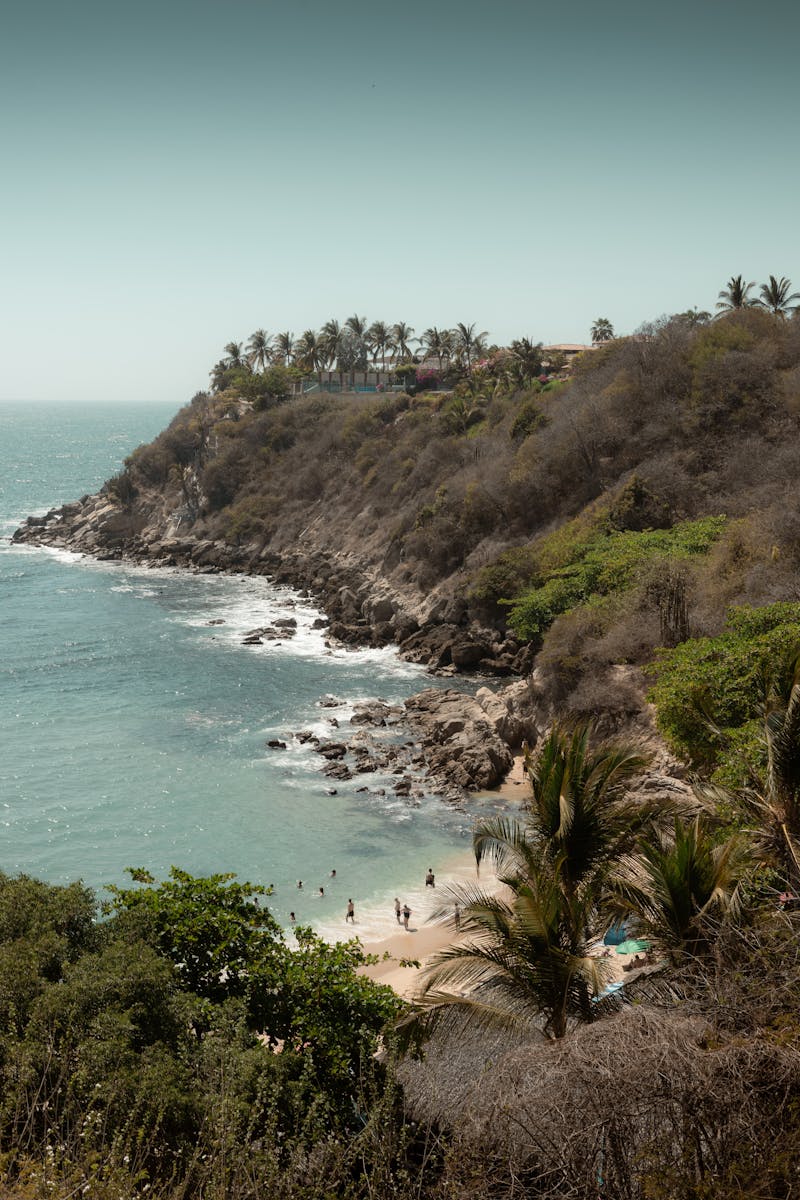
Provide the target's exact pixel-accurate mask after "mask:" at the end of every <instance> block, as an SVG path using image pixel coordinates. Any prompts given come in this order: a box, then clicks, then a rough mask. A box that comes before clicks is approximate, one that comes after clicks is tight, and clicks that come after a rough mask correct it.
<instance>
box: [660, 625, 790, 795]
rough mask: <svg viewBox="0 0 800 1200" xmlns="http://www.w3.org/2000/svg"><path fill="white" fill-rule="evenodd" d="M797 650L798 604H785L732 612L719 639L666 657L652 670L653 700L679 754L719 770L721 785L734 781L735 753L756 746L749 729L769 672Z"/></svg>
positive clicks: (686, 645) (693, 642) (689, 644)
mask: <svg viewBox="0 0 800 1200" xmlns="http://www.w3.org/2000/svg"><path fill="white" fill-rule="evenodd" d="M797 644H800V604H798V603H793V602H783V603H779V604H768V605H765V606H763V607H761V608H750V607H749V606H743V607H741V608H733V609H731V611H730V613H729V614H728V620H727V624H726V628H725V631H724V632H723V633H722V634H721V635H720V636H719V637H715V638H691V639H689V640H688V641H686V642H682V643H681V645H679V646H676V647H675V648H674V649H673V650H664V651H661V652H660V654H659V657H658V661H657V663H656V664H654V666H653V667H652V668H651V670H652V672H653V673H655V675H656V683H655V684H654V686H653V688H652V690H651V699H652V700H653V701H654V702H655V705H656V711H657V719H658V725H659V728H660V729H661V731H662V732H663V734H664V736H665V737H666V738H667V740H668V741H669V742H670V744H671V745H672V746H673V747H674V749H675V750H676V751H677V752H678V753H679V754H681V755H683V756H684V757H686V758H688V759H690V761H692V762H693V763H695V764H697V765H699V766H700V765H702V766H704V767H706V768H707V769H712V768H714V767H721V768H722V769H723V780H725V779H728V780H730V778H731V777H732V775H733V776H736V775H737V768H736V758H737V753H738V752H739V751H741V750H742V749H744V747H745V745H747V746H750V747H751V749H752V746H753V744H754V743H753V738H752V730H750V732H748V729H749V726H750V723H751V722H753V721H755V720H756V718H757V717H758V714H759V709H760V706H761V704H762V703H763V700H764V678H765V675H764V673H765V670H766V668H767V666H768V664H769V663H771V662H775V661H776V660H778V659H781V658H783V657H784V656H785V655H786V654H788V652H789V651H790V650H791V649H792V647H794V646H795V645H797ZM698 701H699V702H700V704H698ZM703 703H708V704H709V706H710V707H711V708H712V709H713V714H714V720H715V722H716V724H717V725H718V726H719V727H720V729H721V730H722V731H723V733H724V743H725V746H727V747H729V749H727V750H725V749H724V747H723V743H722V742H720V740H719V738H717V737H716V736H715V735H714V733H713V732H712V731H711V730H710V729H709V727H708V724H707V722H706V720H705V719H704V715H703V709H702V707H701V705H702V704H703ZM740 761H741V759H740ZM756 765H757V764H756Z"/></svg>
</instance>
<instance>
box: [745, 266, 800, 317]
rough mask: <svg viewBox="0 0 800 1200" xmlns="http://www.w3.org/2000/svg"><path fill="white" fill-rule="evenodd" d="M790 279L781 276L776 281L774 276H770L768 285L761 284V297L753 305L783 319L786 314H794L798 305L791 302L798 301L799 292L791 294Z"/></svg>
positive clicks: (799, 297) (799, 298)
mask: <svg viewBox="0 0 800 1200" xmlns="http://www.w3.org/2000/svg"><path fill="white" fill-rule="evenodd" d="M791 286H792V281H791V279H787V278H786V276H785V275H782V276H781V278H780V279H776V278H775V276H774V275H770V277H769V283H762V285H761V296H760V298H759V299H758V300H756V301H754V303H755V304H756V305H757V306H758V307H759V308H765V309H766V310H767V311H768V312H771V313H774V314H775V316H776V317H785V316H786V314H787V313H790V312H794V311H795V309H796V308H798V307H800V305H797V304H793V303H792V301H793V300H800V292H792V293H791V295H790V294H789V293H790V289H791Z"/></svg>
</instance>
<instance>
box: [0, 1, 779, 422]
mask: <svg viewBox="0 0 800 1200" xmlns="http://www.w3.org/2000/svg"><path fill="white" fill-rule="evenodd" d="M14 9H16V11H14ZM3 25H4V28H3V34H2V40H1V41H0V93H2V94H1V95H0V101H1V102H2V103H0V131H1V132H0V138H1V143H2V164H3V180H2V187H1V188H0V280H1V281H2V282H1V284H0V398H5V399H10V398H14V399H25V398H31V399H52V400H61V399H63V400H79V399H81V398H86V399H87V400H95V399H119V400H121V401H122V400H132V399H138V398H148V397H152V398H153V399H158V400H170V399H174V400H175V403H176V407H177V406H178V404H180V403H183V402H184V401H185V400H186V399H188V398H189V396H191V395H192V393H193V392H194V391H196V390H197V389H198V388H200V387H203V386H204V385H205V384H206V382H207V377H208V370H209V368H210V367H211V365H212V363H213V362H214V361H215V360H216V359H217V358H218V357H220V354H221V351H222V346H223V345H224V343H225V342H227V341H229V340H231V339H235V340H244V339H246V338H247V337H248V336H249V334H250V333H251V332H252V331H253V330H254V329H255V328H257V327H265V328H267V329H268V330H270V331H272V332H275V331H278V330H283V329H291V330H294V331H295V332H296V333H298V334H299V333H301V332H302V331H303V329H306V328H309V327H310V328H318V327H319V326H320V325H321V324H322V322H324V321H325V320H326V319H328V318H329V317H332V316H335V317H338V318H339V319H340V320H344V318H345V317H347V316H349V315H350V314H351V313H353V312H356V311H357V312H358V313H360V314H365V315H366V316H367V317H368V318H369V319H370V320H374V319H376V318H381V319H383V320H386V321H388V322H393V321H397V320H405V321H408V322H409V323H410V324H411V325H413V326H414V327H415V328H416V330H417V332H418V333H420V332H422V330H423V329H424V328H425V327H426V326H428V325H431V324H436V325H440V326H444V325H452V324H455V322H457V321H465V322H467V323H470V322H473V321H475V322H477V324H478V327H479V328H481V329H486V330H488V331H489V333H490V335H491V338H492V340H495V341H498V342H503V341H507V340H509V339H511V338H512V337H515V336H520V335H526V336H529V337H532V338H534V339H535V340H537V341H538V340H543V341H545V342H550V341H556V340H557V341H587V340H588V338H589V327H590V325H591V322H592V320H593V319H594V318H595V317H597V316H607V317H609V318H610V319H611V320H612V321H613V323H614V325H615V327H616V329H617V331H618V332H629V331H630V330H632V329H633V328H635V327H636V326H637V325H639V324H640V323H641V322H642V321H643V320H647V319H651V318H653V317H656V316H658V315H659V314H661V313H664V312H671V311H676V310H680V309H684V308H687V307H691V306H693V305H697V306H699V307H700V308H713V306H714V303H715V301H716V295H717V292H718V291H719V289H720V288H721V287H722V286H723V285H724V283H725V282H726V280H727V279H728V278H729V276H730V275H731V274H738V273H740V272H741V273H743V274H744V275H745V276H746V277H747V278H748V279H755V280H758V281H762V280H764V279H765V278H766V276H767V275H768V274H769V273H770V272H771V273H773V274H778V275H784V274H785V275H788V276H790V277H792V278H793V279H794V283H795V286H797V285H798V284H800V252H798V221H797V211H798V194H799V193H800V186H799V185H800V156H799V155H798V153H797V143H798V136H797V130H798V115H799V114H798V107H799V106H800V103H799V102H798V89H797V79H796V58H797V48H798V45H800V6H798V5H797V4H796V3H789V2H788V0H786V2H776V0H763V2H762V3H759V4H753V3H752V2H751V0H725V2H724V3H723V2H722V0H693V2H691V3H690V2H688V0H671V3H668V4H667V3H659V4H655V3H652V0H637V2H636V3H632V2H628V0H608V2H607V3H605V4H598V3H596V2H593V3H591V4H590V3H585V2H583V0H563V2H562V3H555V2H548V3H543V2H537V0H526V2H517V0H494V3H491V4H490V3H481V4H478V3H475V2H474V0H460V2H459V3H455V0H426V2H425V3H421V2H420V0H409V2H408V3H405V4H403V5H400V4H389V3H386V2H385V0H373V2H372V3H370V4H367V3H365V2H363V0H341V2H339V3H331V2H330V0H324V2H323V0H280V2H278V0H214V2H209V0H159V2H158V3H155V2H154V0H137V2H136V3H125V4H123V3H121V2H120V0H117V2H114V0H103V2H102V3H100V2H95V0H72V2H70V3H66V2H65V0H16V3H15V4H14V3H13V2H12V0H7V3H6V5H4V20H3Z"/></svg>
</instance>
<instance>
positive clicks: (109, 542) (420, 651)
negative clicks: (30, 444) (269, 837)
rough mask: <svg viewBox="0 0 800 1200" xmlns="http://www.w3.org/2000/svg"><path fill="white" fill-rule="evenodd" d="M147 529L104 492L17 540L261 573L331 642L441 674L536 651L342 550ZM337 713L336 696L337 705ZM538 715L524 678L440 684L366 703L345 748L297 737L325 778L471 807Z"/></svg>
mask: <svg viewBox="0 0 800 1200" xmlns="http://www.w3.org/2000/svg"><path fill="white" fill-rule="evenodd" d="M172 523H173V524H174V522H172ZM136 524H138V522H135V521H134V517H133V514H132V513H131V512H130V511H129V510H127V509H125V507H124V506H122V505H120V504H118V503H115V502H114V501H113V500H112V499H111V498H110V497H109V496H107V495H105V494H104V493H102V492H101V493H100V494H98V495H96V496H85V497H83V499H82V500H80V501H77V502H75V503H73V504H67V505H64V506H63V507H61V508H57V509H52V510H51V511H50V512H48V513H47V514H46V515H44V516H42V517H29V518H28V519H27V521H26V522H25V523H24V524H23V525H22V526H21V528H20V529H18V530H17V531H16V533H15V534H14V535H13V539H12V540H13V541H14V542H16V543H27V544H33V545H40V546H51V547H57V548H61V549H67V550H71V551H73V552H77V553H83V554H88V555H90V556H92V557H93V558H96V559H98V560H100V561H110V562H123V561H124V562H130V563H133V564H135V565H138V566H150V567H172V568H180V569H184V570H189V571H193V572H195V573H200V574H218V573H223V572H224V573H244V574H250V575H260V576H263V577H265V578H267V579H268V580H269V581H270V582H273V583H276V584H285V585H288V586H291V587H293V588H295V589H297V590H298V591H299V592H300V593H301V594H303V595H305V596H308V597H310V598H313V600H314V602H315V603H316V604H318V605H319V607H320V608H321V609H322V610H323V612H324V613H325V614H326V617H325V619H324V620H323V619H322V618H320V620H319V621H318V622H315V624H316V625H317V627H323V628H324V627H327V628H326V636H327V637H329V638H330V639H331V640H332V641H336V642H339V643H342V644H344V645H347V646H384V645H390V644H396V645H397V647H398V653H399V655H400V657H402V658H404V659H406V660H407V661H410V662H415V663H419V664H420V665H422V666H424V667H426V668H427V669H428V671H429V673H431V674H433V675H437V676H443V677H447V676H454V675H456V674H461V673H464V674H467V673H468V674H469V676H470V678H472V677H479V676H481V675H492V676H494V677H499V676H514V675H515V674H516V675H518V674H519V673H521V672H523V671H525V670H526V668H527V667H529V665H530V656H529V654H528V651H527V648H525V649H523V648H521V647H520V646H519V645H518V643H516V642H515V641H513V639H509V638H501V636H500V635H498V633H497V631H495V630H489V629H482V628H480V627H478V626H476V625H474V624H469V623H468V622H467V620H466V605H464V604H463V603H460V602H459V601H458V600H450V601H441V600H439V601H438V602H436V603H434V604H433V605H432V606H431V607H430V608H429V610H428V611H427V612H425V611H420V610H419V608H418V607H417V608H416V609H415V608H413V607H412V606H411V605H409V604H408V603H407V602H406V601H407V598H406V597H404V596H402V595H399V594H397V592H396V591H392V590H390V589H389V587H388V586H387V585H386V584H385V582H384V581H382V580H380V579H377V578H376V577H375V576H374V574H372V573H365V572H364V571H363V569H360V568H359V566H358V564H354V563H352V562H343V561H341V560H340V559H338V558H337V557H336V555H335V554H333V553H329V552H326V551H321V550H311V551H303V552H301V551H296V552H294V553H291V554H289V555H283V556H281V557H278V556H277V555H276V554H274V553H272V552H269V553H267V552H265V551H263V550H258V548H257V547H253V546H249V547H235V546H232V545H230V544H229V543H227V542H223V541H210V540H208V539H203V538H198V537H196V536H194V535H193V534H192V533H191V532H185V533H180V534H178V533H175V532H174V531H171V530H170V531H169V532H168V533H167V535H166V536H165V535H164V530H163V529H162V528H158V527H157V526H156V525H155V524H154V523H153V522H152V521H150V522H147V523H145V524H143V525H141V527H140V528H138V529H136V528H135V525H136ZM167 529H168V530H169V524H168V525H167ZM296 624H297V623H296V621H295V619H294V618H291V617H287V618H285V619H281V620H278V621H275V622H274V623H273V624H272V625H270V626H259V627H256V628H253V629H252V630H249V631H248V632H247V633H246V634H245V636H244V637H243V639H242V640H243V644H245V645H253V646H257V645H262V644H264V643H265V642H273V643H274V642H276V641H278V640H283V639H288V638H291V637H292V636H294V634H295V632H296ZM477 682H478V680H477V678H476V683H477ZM322 703H323V704H325V703H326V701H325V700H323V701H322ZM335 705H336V701H335V700H333V699H332V700H331V701H330V704H329V706H330V707H331V708H335ZM532 714H533V708H532V703H531V693H530V688H529V684H528V683H527V682H526V681H525V680H523V679H519V678H517V679H516V680H514V682H511V683H509V684H507V685H506V686H504V687H503V688H502V690H498V691H493V690H491V689H490V688H489V687H486V686H482V687H478V688H477V690H476V692H475V694H470V693H468V692H462V691H457V690H454V689H451V688H442V687H432V688H426V689H425V690H423V691H422V692H420V693H418V694H417V695H414V696H411V697H410V698H409V699H408V700H407V701H406V703H405V705H404V706H403V707H400V706H387V705H385V704H383V703H382V702H381V701H375V702H372V703H370V704H366V705H361V706H359V707H358V708H357V710H356V712H355V713H354V714H353V716H352V718H351V721H350V724H351V726H352V727H353V732H352V733H350V734H349V736H347V737H345V736H344V735H341V736H340V735H339V734H338V732H337V737H336V739H335V740H334V739H331V740H326V739H318V738H316V737H315V736H314V735H313V734H310V733H309V732H308V731H302V730H300V731H293V732H292V733H291V734H289V735H287V736H290V737H292V738H294V739H296V740H299V741H302V742H306V741H308V742H313V743H315V744H314V749H315V751H316V752H317V753H318V754H319V755H320V758H321V759H322V760H323V763H324V765H323V766H322V767H321V770H322V771H323V773H324V774H325V775H326V776H327V778H328V779H329V780H330V781H331V782H332V783H335V781H337V780H340V781H342V780H351V779H352V778H354V777H355V776H357V775H365V774H367V773H376V772H384V773H386V774H389V775H392V776H396V777H397V782H396V783H394V784H392V785H391V787H392V790H393V791H394V792H395V794H396V795H398V796H401V797H405V798H406V799H407V801H408V802H409V803H415V802H418V800H419V798H420V796H421V795H422V794H423V792H424V791H433V792H434V793H435V794H437V795H439V796H441V797H442V798H443V799H444V800H446V801H447V802H448V803H451V804H461V803H462V802H463V800H464V797H465V793H467V792H469V791H478V790H486V789H490V788H493V787H495V786H497V785H498V784H500V783H501V782H502V780H503V779H504V778H505V775H506V774H507V772H508V770H509V769H510V767H511V765H512V762H513V752H514V750H517V749H519V747H521V746H522V744H523V743H524V742H526V741H527V742H531V743H532V742H533V741H534V740H535V738H536V736H537V729H536V724H535V721H534V718H533V715H532ZM331 720H332V729H333V730H334V731H338V725H339V722H338V720H337V718H335V717H333V718H331ZM391 726H398V727H400V729H401V730H402V732H403V733H405V734H406V735H407V737H406V740H401V739H399V738H397V737H395V738H393V739H387V738H386V737H382V736H381V731H382V730H385V729H387V728H388V727H391ZM271 748H272V749H274V750H280V749H283V748H285V743H284V742H283V741H281V740H279V739H276V740H274V741H273V742H272V743H271Z"/></svg>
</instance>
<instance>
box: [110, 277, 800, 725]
mask: <svg viewBox="0 0 800 1200" xmlns="http://www.w3.org/2000/svg"><path fill="white" fill-rule="evenodd" d="M734 282H735V281H731V284H733V283H734ZM778 282H780V281H778ZM784 282H785V281H784ZM726 303H727V302H726ZM515 346H516V347H517V349H516V350H513V348H510V349H509V350H508V351H504V352H502V353H496V354H494V355H489V356H488V357H487V358H485V359H481V360H475V361H474V360H470V362H469V366H468V367H467V365H466V360H464V363H463V364H462V365H461V367H460V368H459V372H458V378H457V381H456V382H455V384H454V386H453V388H452V389H451V390H450V391H438V392H429V391H427V392H422V393H421V394H418V395H408V394H406V393H403V392H400V393H391V394H385V395H383V396H375V395H371V396H352V395H350V396H347V395H341V396H340V395H336V396H333V395H326V394H324V393H317V394H314V395H310V396H306V397H304V398H303V397H295V398H293V399H290V400H288V402H287V400H286V396H287V395H288V390H287V389H288V384H287V383H286V379H285V376H286V372H287V371H288V370H290V368H287V367H286V366H285V365H284V366H281V365H269V364H268V365H267V366H265V367H264V369H263V370H261V371H259V370H258V369H253V368H251V367H249V366H248V367H246V368H245V367H241V368H238V370H239V372H240V374H239V376H238V377H237V378H235V379H233V380H231V378H230V377H225V378H223V379H221V380H220V384H221V385H225V386H221V387H220V390H217V391H213V392H211V393H201V394H199V395H198V396H197V397H195V399H194V400H193V401H192V403H191V404H190V405H188V406H187V407H186V408H185V409H183V410H182V411H181V412H180V413H179V414H178V416H177V417H176V419H175V421H174V422H173V423H172V425H171V426H170V428H169V429H168V430H166V431H165V432H164V433H163V434H162V435H161V436H160V437H158V438H157V439H156V440H155V441H154V442H153V443H151V444H150V445H149V446H145V447H142V448H140V449H139V450H138V451H136V452H135V453H134V454H133V455H132V456H131V458H130V459H129V461H128V465H127V467H126V469H125V471H124V473H123V474H122V475H121V476H120V477H119V478H118V479H117V480H115V481H113V482H112V484H111V485H110V487H111V489H112V491H114V492H115V493H116V494H117V496H118V497H120V498H121V499H122V500H123V501H124V502H125V504H127V505H128V506H129V509H130V512H131V521H132V522H133V523H134V524H135V521H136V520H137V519H138V518H137V514H141V512H142V511H145V510H146V509H147V507H148V505H150V506H152V507H154V508H157V506H158V504H159V503H161V504H166V505H167V506H172V508H173V509H174V508H176V507H177V508H179V509H180V511H181V514H182V515H183V517H184V526H183V527H184V528H186V527H190V528H192V530H193V532H194V533H196V534H197V535H199V536H201V537H202V536H209V537H222V538H225V539H227V540H228V541H229V542H230V543H232V544H233V545H235V546H237V547H238V548H239V551H240V552H241V554H242V555H243V557H244V558H245V559H247V557H248V556H249V555H258V554H259V553H260V552H261V551H262V549H263V548H265V547H266V548H267V549H268V550H269V551H271V552H273V551H274V552H275V553H278V554H281V553H283V552H285V551H292V552H294V551H295V550H296V549H297V548H298V546H300V547H301V548H302V549H304V550H306V549H307V550H309V551H313V550H315V549H322V550H323V551H329V550H330V548H331V547H333V546H335V547H338V548H341V550H342V551H343V552H344V553H350V554H352V555H353V556H355V557H357V558H358V560H359V561H360V562H361V563H363V565H364V566H365V567H368V568H372V569H374V570H377V571H378V572H379V573H380V574H381V575H382V576H383V577H384V578H385V579H386V580H387V582H388V583H389V585H390V586H392V587H395V588H397V589H398V590H399V591H401V592H405V593H406V594H408V595H409V596H410V597H411V599H412V600H414V599H415V598H416V600H417V602H418V603H419V604H423V602H424V600H425V598H426V597H429V596H431V595H433V596H434V597H435V596H438V595H452V594H454V593H455V594H458V595H460V596H462V597H464V598H465V600H466V604H467V615H468V616H470V617H472V618H473V619H475V620H477V621H479V622H481V623H484V624H486V623H488V624H491V625H494V626H495V627H497V628H498V629H499V630H500V631H503V630H506V629H511V630H512V631H513V632H514V633H515V634H516V635H517V637H518V638H520V639H523V640H524V639H532V642H531V645H532V650H534V651H538V660H537V661H538V666H539V668H540V676H541V678H542V680H543V682H544V684H545V686H546V687H547V688H548V689H549V691H550V694H551V695H552V698H553V699H554V701H555V702H556V703H557V704H558V705H559V706H561V707H562V708H563V709H564V710H566V711H570V712H573V713H574V714H576V715H586V714H590V713H592V712H593V711H594V710H595V709H596V707H597V697H598V695H599V694H602V695H603V696H604V697H605V698H606V701H607V703H606V707H607V709H608V710H609V711H610V712H613V711H615V710H616V711H618V712H619V714H620V715H621V716H623V717H624V714H625V713H626V712H628V711H630V710H631V709H632V708H635V707H637V706H638V705H639V704H640V703H641V694H642V693H641V689H640V688H639V689H638V690H637V689H634V691H635V692H636V694H635V695H634V694H633V693H632V692H631V690H630V686H629V684H628V683H626V682H624V681H622V680H621V678H620V677H619V676H618V675H615V674H614V667H615V666H616V665H618V664H628V665H630V666H633V667H638V666H640V665H642V664H645V663H647V662H650V661H652V659H653V657H654V653H655V649H656V648H657V647H658V646H661V645H667V646H669V645H675V644H677V643H679V642H681V641H683V640H685V639H686V637H687V636H693V637H704V636H716V635H718V634H719V633H720V632H721V631H722V628H723V625H724V622H725V618H726V613H727V611H728V609H729V608H730V606H731V605H732V604H739V605H741V604H749V605H755V606H758V605H764V604H771V603H774V602H776V601H783V600H789V599H792V598H794V595H795V578H796V572H797V568H798V564H799V563H800V549H799V548H800V532H799V531H798V518H797V514H796V508H795V505H794V504H793V503H792V502H791V498H792V496H793V494H794V487H795V477H796V453H795V445H796V438H797V434H798V419H799V417H800V320H798V319H797V318H796V317H793V318H792V319H785V318H784V317H783V316H781V315H780V314H776V313H771V312H768V311H766V310H765V309H764V308H763V307H762V308H752V307H747V306H744V305H740V306H734V308H733V310H732V311H730V312H724V313H722V314H721V316H720V317H718V318H717V319H716V320H713V321H712V320H710V319H708V316H707V314H698V313H685V314H680V315H678V316H675V317H671V318H668V319H663V320H661V321H658V322H656V323H655V324H652V325H649V326H646V327H643V328H642V329H641V330H640V331H639V332H638V333H637V334H636V335H634V336H632V337H629V338H621V339H616V340H610V341H604V342H602V343H600V344H599V345H598V348H597V349H596V350H595V351H594V352H593V353H592V354H590V355H584V356H583V358H580V359H579V360H578V361H577V363H576V364H575V366H574V369H573V372H572V375H571V377H570V378H569V379H568V380H566V381H565V380H558V381H550V382H546V383H543V382H541V381H540V380H539V378H538V376H536V375H533V376H531V375H530V374H527V375H526V373H525V368H524V366H523V365H522V364H523V363H524V360H525V350H524V347H523V346H522V343H515ZM534 369H536V364H532V370H534ZM237 379H238V382H237ZM301 534H302V538H300V535H301ZM637 688H638V685H637Z"/></svg>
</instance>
